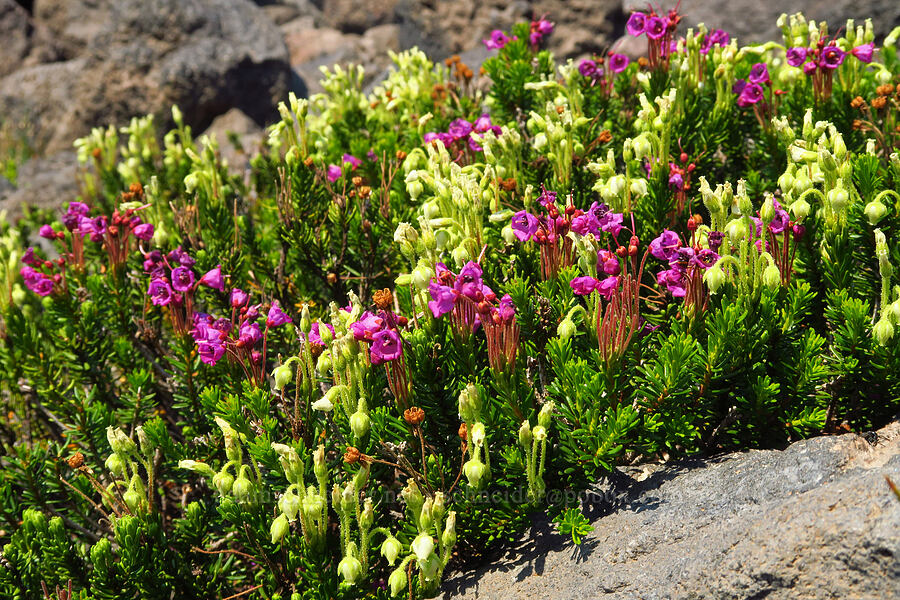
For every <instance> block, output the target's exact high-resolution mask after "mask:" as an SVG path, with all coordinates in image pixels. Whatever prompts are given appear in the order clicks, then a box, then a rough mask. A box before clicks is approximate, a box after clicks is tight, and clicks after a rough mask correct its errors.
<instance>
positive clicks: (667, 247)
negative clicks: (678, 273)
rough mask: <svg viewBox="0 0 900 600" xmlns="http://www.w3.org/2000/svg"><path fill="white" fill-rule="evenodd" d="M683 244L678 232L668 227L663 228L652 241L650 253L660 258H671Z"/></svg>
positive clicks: (666, 259)
mask: <svg viewBox="0 0 900 600" xmlns="http://www.w3.org/2000/svg"><path fill="white" fill-rule="evenodd" d="M679 246H681V240H680V239H679V238H678V234H677V233H675V232H674V231H669V230H668V229H663V232H662V233H661V234H659V236H657V237H656V238H655V239H654V240H653V241H652V242H650V254H652V255H653V256H654V257H655V258H658V259H659V260H665V261H668V260H670V259H671V258H672V257H673V256H674V255H675V251H676V250H678V247H679Z"/></svg>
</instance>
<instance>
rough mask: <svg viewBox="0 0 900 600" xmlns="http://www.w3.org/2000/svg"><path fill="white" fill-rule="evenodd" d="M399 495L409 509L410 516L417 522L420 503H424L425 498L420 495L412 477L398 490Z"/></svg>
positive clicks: (420, 509) (420, 508) (420, 507)
mask: <svg viewBox="0 0 900 600" xmlns="http://www.w3.org/2000/svg"><path fill="white" fill-rule="evenodd" d="M400 497H402V498H403V500H404V501H405V502H406V507H407V509H408V510H409V513H410V515H411V516H413V517H414V518H415V519H416V521H417V522H418V516H419V515H420V514H421V512H422V505H423V504H424V503H425V498H424V497H423V496H422V492H421V491H419V486H418V485H416V482H415V481H414V480H413V479H410V480H409V481H408V482H407V484H406V487H405V488H403V490H402V491H401V492H400Z"/></svg>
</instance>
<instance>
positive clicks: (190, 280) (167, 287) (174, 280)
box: [144, 246, 225, 306]
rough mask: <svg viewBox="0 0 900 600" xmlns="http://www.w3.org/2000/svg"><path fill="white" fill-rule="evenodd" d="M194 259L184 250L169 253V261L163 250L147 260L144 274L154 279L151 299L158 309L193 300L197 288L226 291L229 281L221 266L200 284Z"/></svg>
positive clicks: (145, 259) (207, 273)
mask: <svg viewBox="0 0 900 600" xmlns="http://www.w3.org/2000/svg"><path fill="white" fill-rule="evenodd" d="M194 262H195V261H194V259H193V258H192V257H191V256H190V255H189V254H188V253H187V252H185V251H184V250H182V249H181V246H179V247H178V248H175V249H174V250H172V251H171V252H169V253H168V254H167V255H166V256H165V257H163V255H162V253H161V252H160V251H159V250H153V251H152V252H149V253H147V254H146V255H145V257H144V271H145V272H146V273H148V274H149V275H150V287H149V288H148V289H147V295H148V296H150V301H151V302H152V303H153V304H154V305H156V306H168V305H169V304H171V303H174V304H176V305H179V304H182V303H184V302H185V299H186V298H188V299H189V298H190V297H191V296H193V294H194V291H195V290H196V288H197V286H200V285H203V286H206V287H208V288H212V289H215V290H219V291H220V292H222V291H224V290H225V279H224V277H223V276H222V267H221V265H219V266H217V267H216V268H215V269H211V270H210V271H208V272H206V273H205V274H204V275H203V276H202V277H201V278H200V279H199V280H198V279H197V277H196V275H194V271H193V270H192V267H193V266H194Z"/></svg>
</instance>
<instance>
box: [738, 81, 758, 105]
mask: <svg viewBox="0 0 900 600" xmlns="http://www.w3.org/2000/svg"><path fill="white" fill-rule="evenodd" d="M762 99H763V89H762V86H760V85H759V84H758V83H748V84H747V85H745V86H744V89H743V90H741V95H740V96H738V101H737V104H738V106H750V105H751V104H756V103H757V102H759V101H760V100H762Z"/></svg>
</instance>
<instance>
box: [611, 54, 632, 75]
mask: <svg viewBox="0 0 900 600" xmlns="http://www.w3.org/2000/svg"><path fill="white" fill-rule="evenodd" d="M627 66H628V57H627V56H625V55H624V54H611V55H610V57H609V70H610V71H612V72H613V73H621V72H622V71H624V70H625V67H627Z"/></svg>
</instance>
